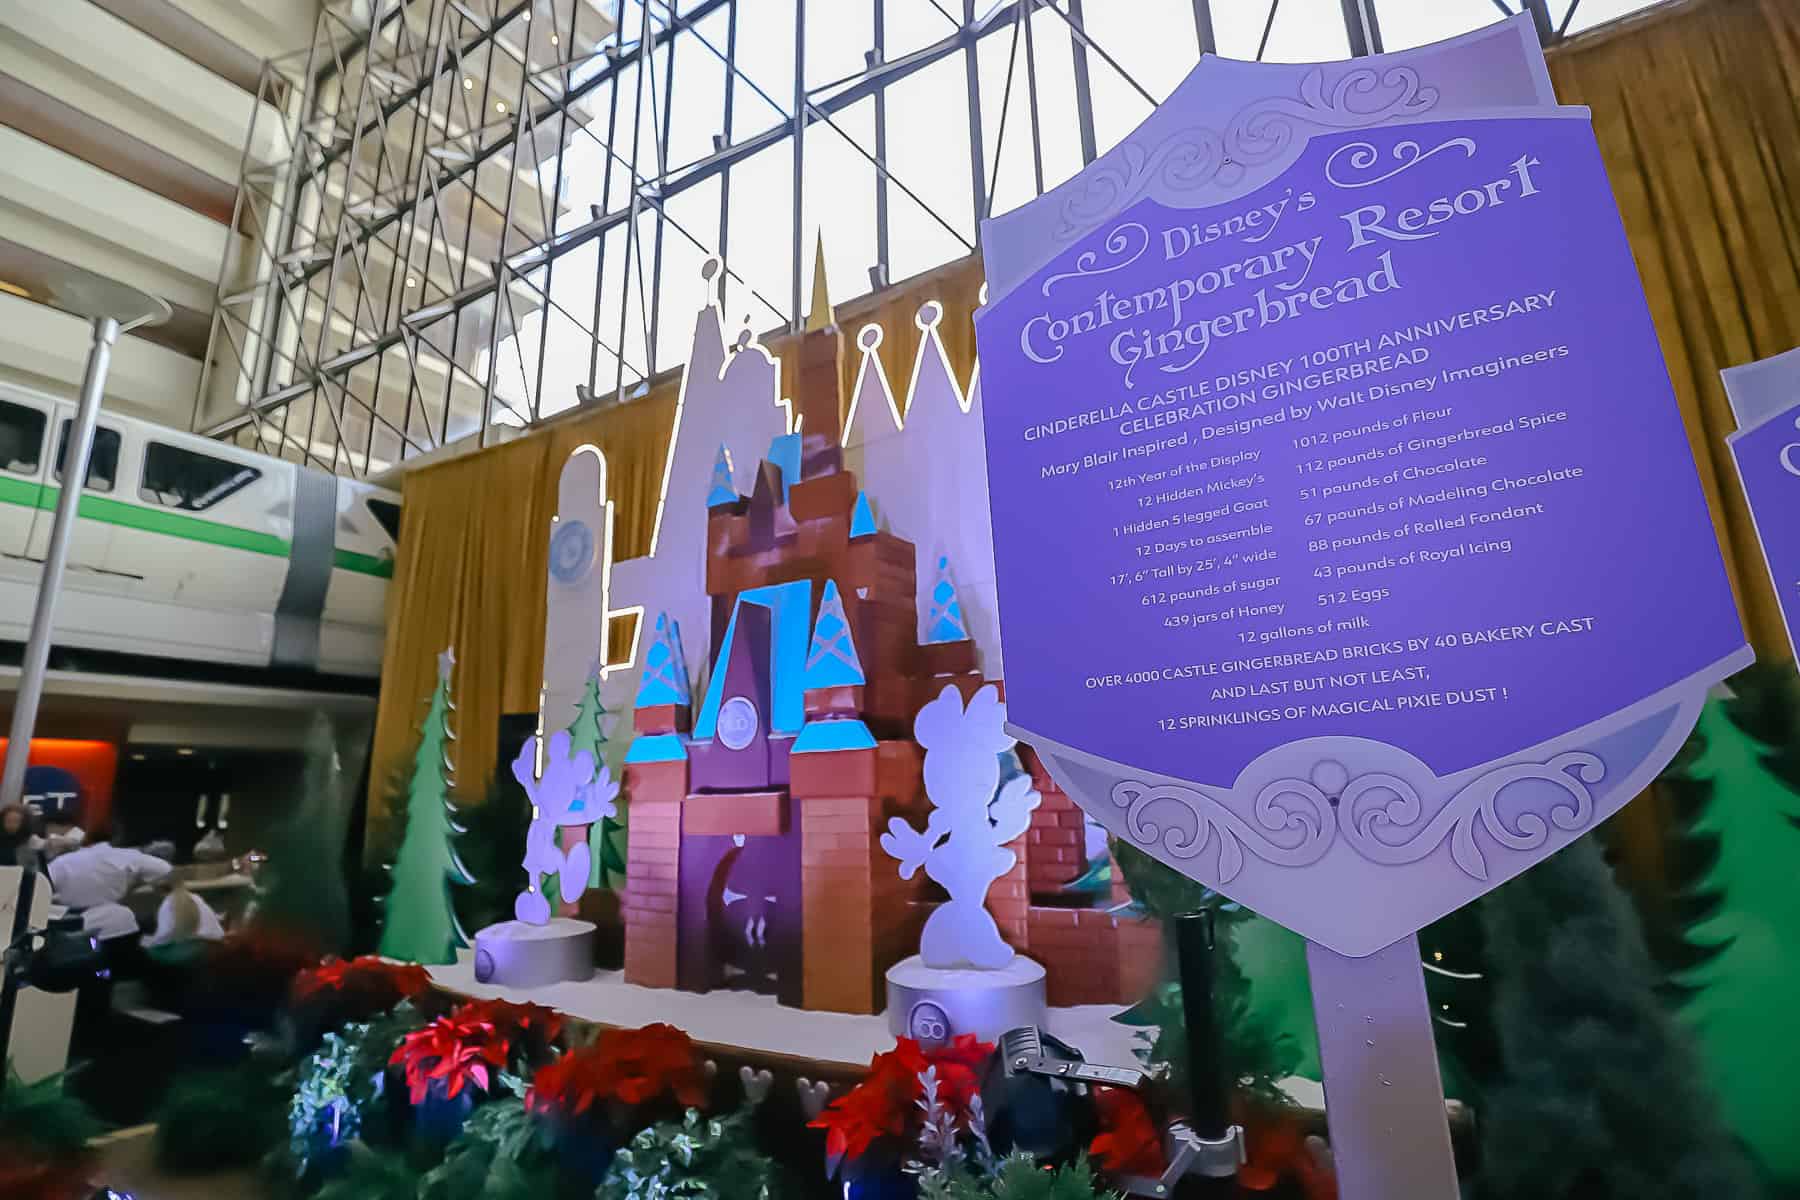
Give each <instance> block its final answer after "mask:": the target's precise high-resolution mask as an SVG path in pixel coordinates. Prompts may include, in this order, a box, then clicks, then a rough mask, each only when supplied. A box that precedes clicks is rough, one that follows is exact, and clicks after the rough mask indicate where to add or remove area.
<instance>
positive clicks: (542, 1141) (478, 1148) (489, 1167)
mask: <svg viewBox="0 0 1800 1200" xmlns="http://www.w3.org/2000/svg"><path fill="white" fill-rule="evenodd" d="M501 1078H502V1080H503V1081H504V1082H505V1083H506V1085H507V1086H508V1087H509V1088H510V1089H512V1091H513V1094H512V1095H511V1096H508V1097H506V1098H504V1099H500V1100H495V1101H491V1102H490V1103H487V1104H483V1105H481V1106H480V1107H478V1108H477V1109H476V1110H475V1113H474V1115H473V1116H471V1117H470V1118H469V1123H468V1124H467V1125H466V1126H464V1128H463V1132H462V1134H461V1136H459V1137H458V1138H457V1139H456V1140H455V1141H454V1142H451V1143H450V1146H449V1148H448V1149H447V1150H445V1152H444V1161H443V1162H441V1163H439V1164H438V1165H437V1166H435V1167H433V1168H432V1169H431V1170H429V1171H427V1172H426V1173H425V1175H424V1177H423V1178H422V1179H420V1180H419V1189H418V1200H543V1197H546V1196H550V1195H553V1194H554V1193H555V1190H556V1154H555V1147H554V1144H553V1142H552V1138H551V1135H550V1133H549V1131H548V1130H547V1129H546V1128H545V1126H544V1124H543V1123H542V1122H541V1121H538V1120H536V1119H535V1118H533V1117H532V1115H531V1114H530V1113H528V1112H526V1111H525V1104H524V1101H523V1100H522V1099H521V1096H522V1094H523V1093H524V1091H525V1085H524V1083H523V1082H522V1081H520V1080H518V1079H516V1078H514V1077H513V1076H510V1075H508V1076H502V1077H501Z"/></svg>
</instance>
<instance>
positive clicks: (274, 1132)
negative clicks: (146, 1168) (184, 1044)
mask: <svg viewBox="0 0 1800 1200" xmlns="http://www.w3.org/2000/svg"><path fill="white" fill-rule="evenodd" d="M293 1079H294V1076H293V1072H292V1071H291V1070H286V1069H284V1068H283V1065H282V1064H279V1063H271V1062H269V1061H267V1060H265V1059H263V1058H261V1057H260V1056H254V1055H253V1056H252V1057H251V1058H249V1059H247V1060H245V1061H244V1062H242V1063H239V1064H238V1065H237V1066H234V1067H226V1068H223V1069H219V1070H210V1071H196V1072H193V1073H192V1074H187V1075H182V1076H179V1077H177V1078H176V1079H175V1080H174V1081H173V1082H172V1083H170V1085H169V1090H168V1092H167V1093H166V1094H165V1095H164V1096H163V1100H162V1103H161V1104H160V1105H158V1107H157V1111H156V1146H155V1149H156V1161H157V1164H158V1165H159V1166H160V1167H162V1168H163V1169H164V1170H167V1171H222V1170H229V1169H232V1168H237V1167H248V1166H251V1165H253V1164H255V1163H256V1162H258V1161H260V1160H261V1159H262V1158H263V1156H264V1155H266V1154H268V1153H269V1152H270V1151H271V1150H273V1149H275V1148H276V1147H277V1146H279V1145H281V1144H282V1135H283V1132H284V1130H285V1128H286V1121H285V1110H286V1107H287V1103H288V1097H289V1095H290V1089H291V1088H292V1086H293Z"/></svg>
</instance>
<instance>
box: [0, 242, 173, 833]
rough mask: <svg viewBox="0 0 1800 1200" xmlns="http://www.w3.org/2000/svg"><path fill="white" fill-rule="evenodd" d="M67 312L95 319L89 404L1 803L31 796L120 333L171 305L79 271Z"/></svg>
mask: <svg viewBox="0 0 1800 1200" xmlns="http://www.w3.org/2000/svg"><path fill="white" fill-rule="evenodd" d="M51 298H52V299H53V300H54V301H56V303H57V304H58V306H59V307H62V308H66V309H68V310H69V311H71V312H76V313H79V314H80V315H82V316H85V317H87V318H88V319H89V320H91V321H92V322H93V326H94V344H93V347H92V349H90V350H89V351H88V360H87V372H86V375H85V376H84V377H83V379H82V382H81V406H80V408H79V409H77V410H76V413H75V423H74V427H73V428H72V429H71V430H70V431H69V439H68V448H67V450H66V452H65V458H64V461H63V463H62V494H61V495H60V496H58V497H57V501H56V522H55V524H54V525H52V526H51V530H50V548H49V551H48V552H47V553H46V554H45V555H44V573H43V576H42V578H41V580H40V582H39V584H38V595H37V606H36V608H35V609H34V610H33V611H32V614H31V635H30V637H29V638H28V639H27V640H26V643H25V657H24V661H23V662H22V663H21V664H20V667H19V693H18V695H17V697H15V699H14V703H13V714H12V728H11V731H10V734H9V740H8V742H7V755H6V771H5V774H4V776H0V806H4V805H7V804H14V803H17V802H18V801H19V800H20V799H21V798H22V797H23V796H24V794H25V768H26V765H27V763H28V762H29V760H30V757H31V735H32V731H33V730H34V729H35V728H36V727H37V713H38V703H39V701H41V700H42V699H43V695H44V672H45V671H46V670H47V669H48V667H49V664H50V632H51V627H52V626H53V624H54V623H55V620H56V599H57V596H58V594H59V593H60V592H61V591H62V579H63V567H64V566H65V565H66V564H67V562H68V558H69V539H70V537H71V536H72V535H73V534H74V532H75V518H76V513H77V510H78V508H79V506H80V503H81V493H82V489H83V487H84V485H85V484H86V482H87V468H88V456H89V454H90V453H91V452H92V450H93V448H94V424H95V421H96V420H97V419H98V418H99V416H100V397H101V395H102V393H103V392H104V391H105V387H106V371H107V368H108V367H109V366H110V365H111V363H112V349H113V343H114V342H116V341H117V340H118V338H119V334H121V333H124V332H127V331H129V330H132V329H136V328H139V327H140V326H144V325H155V324H158V323H160V322H162V321H166V320H168V319H169V312H170V310H169V306H168V305H167V304H166V303H164V302H163V301H162V300H159V299H157V298H156V297H154V296H149V295H146V294H144V293H143V292H140V291H138V290H137V289H136V288H129V287H125V286H124V285H122V284H117V283H113V282H111V281H110V280H106V279H102V278H100V277H98V276H90V275H87V274H86V273H85V272H83V273H81V274H79V275H76V274H71V275H69V276H66V277H65V278H63V279H61V280H59V281H58V282H57V283H56V284H55V285H53V286H52V288H51Z"/></svg>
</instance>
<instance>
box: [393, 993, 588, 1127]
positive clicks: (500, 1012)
mask: <svg viewBox="0 0 1800 1200" xmlns="http://www.w3.org/2000/svg"><path fill="white" fill-rule="evenodd" d="M561 1031H562V1017H561V1015H559V1014H557V1013H555V1012H552V1011H551V1010H550V1009H547V1008H544V1007H542V1006H540V1005H536V1004H513V1003H510V1002H508V1001H505V1000H473V1001H470V1002H469V1003H467V1004H465V1005H463V1006H462V1007H461V1008H459V1009H457V1010H456V1011H455V1012H452V1013H451V1014H450V1015H449V1016H447V1017H439V1018H438V1019H437V1020H435V1021H433V1022H431V1024H429V1025H427V1026H425V1027H424V1028H423V1029H416V1030H414V1031H413V1032H411V1033H409V1034H407V1035H406V1037H405V1038H404V1039H403V1040H402V1041H401V1043H400V1045H399V1047H398V1048H397V1049H396V1050H395V1051H394V1053H393V1056H392V1057H391V1058H390V1059H389V1060H388V1061H389V1062H390V1063H392V1064H395V1065H399V1066H403V1067H404V1068H405V1070H406V1086H407V1092H408V1095H409V1096H410V1097H411V1100H412V1102H413V1103H414V1104H420V1103H423V1102H424V1100H425V1097H426V1096H428V1095H429V1094H430V1093H431V1089H432V1085H433V1084H435V1083H437V1082H439V1081H442V1083H443V1085H444V1094H445V1095H446V1096H447V1097H450V1098H452V1099H454V1098H455V1097H457V1096H459V1095H461V1094H462V1091H463V1089H464V1088H465V1087H470V1086H474V1087H477V1088H479V1089H480V1090H482V1091H484V1092H485V1091H487V1090H488V1089H489V1087H490V1086H492V1082H493V1078H494V1074H495V1072H497V1071H499V1070H502V1069H504V1068H505V1067H506V1066H507V1064H508V1063H510V1062H511V1061H512V1059H513V1057H514V1055H515V1054H517V1055H519V1056H521V1057H530V1056H532V1055H533V1054H535V1053H538V1052H541V1051H542V1050H543V1049H544V1048H546V1047H548V1046H549V1044H550V1043H551V1042H552V1041H554V1040H555V1039H556V1035H557V1034H558V1033H560V1032H561Z"/></svg>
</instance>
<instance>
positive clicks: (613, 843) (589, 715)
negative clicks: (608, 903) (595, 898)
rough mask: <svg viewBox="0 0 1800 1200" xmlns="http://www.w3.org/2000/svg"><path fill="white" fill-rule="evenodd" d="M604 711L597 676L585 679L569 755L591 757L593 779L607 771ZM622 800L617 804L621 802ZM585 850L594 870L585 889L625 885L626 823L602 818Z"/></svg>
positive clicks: (589, 838) (589, 835) (570, 740)
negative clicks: (585, 754)
mask: <svg viewBox="0 0 1800 1200" xmlns="http://www.w3.org/2000/svg"><path fill="white" fill-rule="evenodd" d="M605 720H606V709H605V707H604V706H603V705H602V704H601V703H600V673H599V672H598V671H596V672H594V673H593V674H591V675H589V676H588V681H587V687H586V688H584V689H583V690H582V693H581V701H580V703H579V704H577V705H576V708H575V720H574V722H573V723H572V724H571V725H570V726H569V753H570V754H571V755H574V754H579V753H581V752H582V751H583V750H586V751H587V752H588V753H589V754H591V755H593V756H594V771H595V775H596V776H598V774H599V773H600V772H601V771H604V770H605V769H606V756H605V750H606V730H605V728H604V725H603V723H604V721H605ZM623 799H624V797H623V796H621V797H620V800H621V802H622V801H623ZM588 848H589V850H590V851H591V852H592V860H591V861H592V862H593V866H592V867H591V868H590V869H589V870H590V874H589V876H588V886H589V887H593V888H617V887H622V886H623V885H624V883H625V822H624V821H622V820H620V819H618V818H615V817H602V818H601V819H600V820H599V821H597V822H595V823H594V826H593V828H592V829H590V830H589V831H588Z"/></svg>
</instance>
